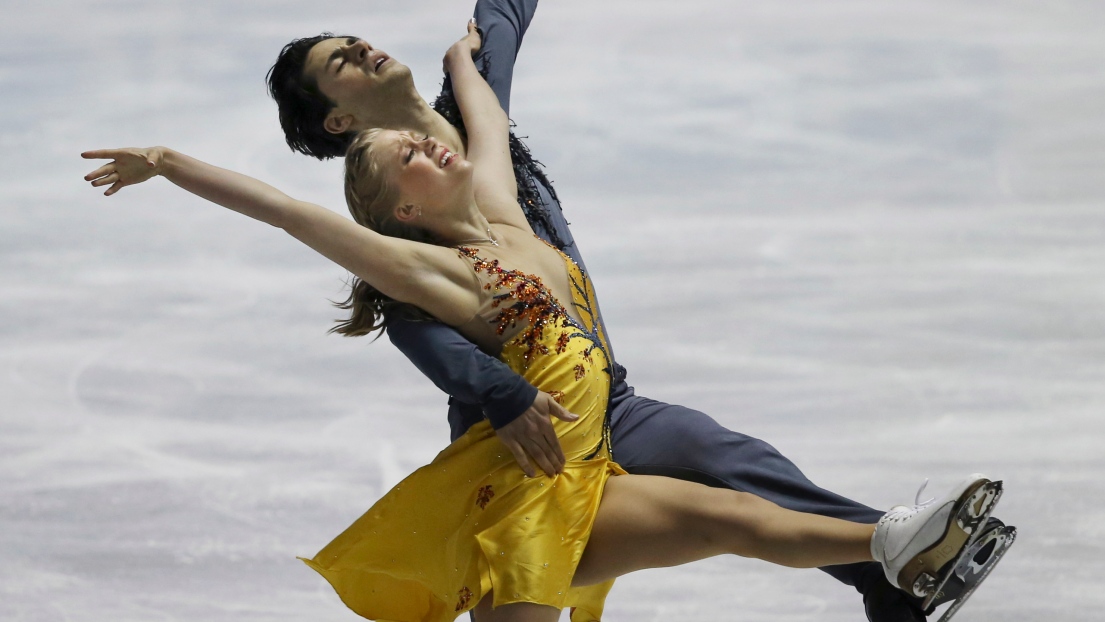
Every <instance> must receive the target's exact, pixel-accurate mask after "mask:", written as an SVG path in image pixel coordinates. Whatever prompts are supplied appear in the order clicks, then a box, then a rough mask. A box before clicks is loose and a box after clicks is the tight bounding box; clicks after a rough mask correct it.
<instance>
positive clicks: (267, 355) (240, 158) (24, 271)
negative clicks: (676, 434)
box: [0, 0, 1105, 622]
mask: <svg viewBox="0 0 1105 622" xmlns="http://www.w3.org/2000/svg"><path fill="white" fill-rule="evenodd" d="M471 5H472V2H471V0H450V1H448V2H446V1H444V0H434V1H425V0H423V1H417V2H416V1H400V0H387V1H377V2H369V1H365V2H348V3H336V2H329V1H319V2H302V1H301V2H289V1H286V0H284V1H274V2H243V1H233V2H227V1H222V2H216V1H213V0H196V1H191V2H170V1H161V0H146V1H142V2H138V1H133V0H130V1H124V0H101V1H95V2H92V1H84V2H77V1H63V0H45V1H41V2H33V3H32V2H27V1H18V0H6V1H5V2H4V4H3V8H4V11H3V15H4V20H3V21H2V24H0V93H2V95H0V205H2V211H0V620H5V621H13V622H16V621H20V622H24V621H25V622H40V621H41V622H46V621H70V620H72V621H82V622H83V621H104V622H130V621H160V620H164V621H177V620H180V621H184V620H195V621H200V620H202V621H204V622H220V621H227V622H230V621H233V622H244V621H250V620H266V621H269V620H272V621H277V620H312V621H319V622H322V621H330V620H332V621H340V620H347V621H349V620H354V619H356V617H355V616H354V614H352V613H351V612H349V611H348V610H346V609H345V608H344V606H343V605H342V604H341V603H340V602H339V601H338V599H337V598H336V597H335V596H334V594H333V593H332V591H331V590H330V588H329V587H328V586H327V585H326V584H325V582H324V581H323V580H322V579H321V578H319V577H318V576H316V575H315V574H314V573H313V572H312V571H310V570H309V569H308V568H307V567H305V566H303V565H302V564H301V563H300V562H298V561H296V559H295V556H296V555H306V556H310V555H313V554H314V553H315V552H316V551H317V550H318V549H319V548H320V547H321V546H322V545H324V544H325V543H326V542H327V541H329V539H330V538H331V537H332V536H333V535H335V534H337V533H338V532H339V531H340V530H341V529H343V528H344V527H345V526H346V525H347V524H348V523H350V522H351V521H352V520H353V519H355V518H356V517H357V516H358V515H359V514H360V513H361V512H362V511H364V510H365V509H366V508H367V507H368V506H369V505H370V504H371V503H372V502H373V501H374V500H375V499H376V498H377V497H378V496H379V495H380V494H381V493H382V492H383V491H385V490H386V489H387V488H388V487H390V486H391V485H392V484H394V483H395V482H396V481H398V479H399V478H401V477H402V476H403V475H405V474H406V473H408V472H409V471H411V470H413V469H414V468H416V467H417V466H419V465H421V464H423V463H425V462H427V461H429V460H430V459H431V458H432V457H433V456H434V454H435V453H436V452H437V451H438V450H440V449H441V448H442V447H444V446H445V444H446V443H447V440H448V439H447V428H446V425H445V396H443V395H442V394H441V393H440V392H439V391H437V390H436V389H435V388H434V387H433V386H432V385H431V384H430V383H429V382H427V381H426V380H425V379H424V378H423V377H421V376H420V375H419V373H418V372H417V371H416V370H415V369H414V368H413V366H411V365H410V364H409V363H408V362H407V361H406V359H404V358H403V357H402V356H401V355H399V354H398V353H397V351H396V350H395V349H394V348H393V347H392V346H391V345H390V344H389V343H388V342H387V340H386V339H383V340H381V341H378V342H376V343H370V342H369V341H368V340H367V339H360V340H350V339H342V338H339V337H335V336H327V335H326V334H325V332H326V329H327V328H328V327H329V326H330V325H331V320H332V319H334V318H336V317H339V315H340V313H339V312H338V311H337V310H335V309H333V308H331V307H330V306H329V304H328V302H327V300H328V299H338V298H341V297H342V296H343V279H344V277H345V274H344V273H343V271H342V270H341V269H339V268H336V267H335V266H333V265H330V264H328V263H327V262H326V261H325V260H323V259H321V258H320V257H318V256H316V255H314V254H313V253H312V252H311V251H309V250H307V249H305V248H301V247H300V246H298V245H297V243H296V242H294V241H293V240H292V239H290V238H289V237H287V236H286V235H284V234H283V233H282V232H280V231H278V230H274V229H271V228H268V227H266V226H264V225H258V224H257V223H254V222H251V221H248V220H247V219H245V218H242V217H240V216H238V215H236V214H232V213H229V212H226V211H225V210H222V209H221V208H218V207H216V206H213V205H210V204H206V203H204V202H202V201H200V200H198V199H196V198H194V197H192V196H190V195H187V194H185V193H183V192H180V191H178V190H176V189H175V188H173V187H172V186H171V185H170V184H168V183H167V182H164V181H163V180H154V181H153V182H151V183H148V184H145V185H144V186H141V187H135V188H128V189H126V190H124V191H123V192H121V193H120V194H119V195H117V196H115V197H113V198H110V199H105V198H104V197H103V196H101V195H100V194H99V192H97V191H95V190H93V189H91V188H89V187H87V184H85V183H84V182H83V181H82V180H81V176H82V175H83V174H84V173H86V172H88V171H90V170H91V169H92V168H94V166H95V165H93V164H91V163H88V162H85V161H83V160H81V159H80V158H79V157H78V154H79V153H80V152H81V151H83V150H86V149H91V148H100V147H114V146H132V145H133V146H147V145H154V144H164V145H169V146H172V147H174V148H176V149H179V150H181V151H184V152H186V153H189V154H192V155H195V156H197V157H200V158H203V159H206V160H208V161H211V162H213V163H215V164H219V165H222V166H227V167H230V168H234V169H237V170H239V171H242V172H245V173H247V174H251V175H254V176H257V177H259V178H261V179H263V180H266V181H269V182H271V183H274V184H276V185H277V186H279V187H280V188H281V189H283V190H285V191H286V192H288V193H289V194H291V195H293V196H297V197H301V198H305V199H310V200H313V201H315V202H318V203H321V204H324V205H327V206H330V207H332V208H333V209H335V210H338V211H344V208H343V201H342V195H341V187H340V167H339V165H338V164H337V163H335V162H328V163H319V162H317V161H314V160H310V159H308V158H304V157H302V156H298V155H294V154H292V153H291V152H290V151H289V150H288V149H287V147H286V146H285V145H284V143H283V139H282V136H281V134H280V130H279V127H278V125H277V123H276V112H275V106H274V104H273V103H272V102H271V101H270V100H269V99H268V98H267V96H266V94H265V90H264V83H263V79H262V78H263V75H264V73H265V71H266V70H267V69H268V67H269V66H270V64H271V63H272V61H273V60H274V58H275V55H276V53H277V51H278V50H279V48H280V46H281V45H282V44H283V43H285V42H286V41H288V40H289V39H291V38H293V37H297V36H307V35H313V34H317V33H318V32H320V31H322V30H332V31H335V32H339V33H351V34H357V35H362V36H364V37H366V38H368V39H369V40H371V41H372V42H373V43H374V44H376V45H378V46H380V47H382V48H383V49H385V50H387V51H388V52H390V53H391V54H393V55H394V56H396V57H397V58H399V59H401V60H403V61H404V62H406V63H407V64H408V65H410V66H411V67H412V69H413V70H414V72H415V75H416V77H417V84H418V87H419V89H420V90H421V91H422V92H423V93H424V94H425V95H426V96H427V97H431V96H432V95H434V94H436V92H437V88H438V85H439V80H440V58H441V55H442V53H443V52H444V50H445V49H446V47H447V46H448V45H449V44H450V43H452V42H453V41H454V40H456V39H457V38H459V37H460V35H461V34H462V33H463V27H464V22H465V20H466V19H467V17H468V15H469V14H470V10H471ZM1103 33H1105V4H1102V3H1101V2H1100V1H1096V0H1095V1H1089V0H1084V1H1063V0H1053V1H1049V2H1027V1H1023V0H1007V1H1005V2H995V1H978V2H952V1H949V0H928V1H920V0H904V1H898V2H890V1H883V2H876V1H874V0H855V1H847V0H845V1H839V2H823V1H815V0H792V1H788V2H751V1H746V0H680V1H678V2H659V1H655V0H614V1H610V2H598V1H597V0H591V1H584V0H571V1H569V0H562V1H559V2H553V1H547V2H546V3H544V4H543V5H542V6H541V7H540V9H539V10H538V13H537V16H536V18H535V20H534V22H533V25H532V28H531V30H530V32H529V34H528V36H527V37H526V41H525V44H524V47H523V49H522V54H521V57H520V59H519V63H518V66H517V77H516V80H515V83H514V84H515V88H514V100H513V110H512V113H513V115H512V116H513V117H514V119H515V121H516V122H517V123H518V131H519V133H520V134H522V135H527V136H529V139H528V142H529V144H530V146H531V147H532V149H533V152H534V154H535V155H536V156H537V157H538V158H539V159H540V160H542V161H543V162H544V163H545V164H546V165H547V170H548V172H549V175H550V177H551V178H552V179H553V180H555V182H556V188H557V191H558V192H559V194H560V196H561V198H562V200H563V204H564V208H565V210H566V211H567V214H568V217H569V219H570V220H571V222H572V224H573V230H574V231H575V233H576V236H577V238H578V240H579V244H580V247H581V249H582V251H583V254H584V256H585V258H586V259H587V262H588V265H589V267H590V269H591V271H592V273H593V277H594V280H595V282H596V284H597V287H598V291H599V293H600V297H601V300H602V303H603V310H604V314H605V316H606V319H607V321H608V324H609V326H610V329H611V335H612V338H613V341H614V346H615V349H616V352H617V355H618V358H619V360H620V361H621V362H622V363H623V364H625V365H626V367H627V368H628V369H629V372H630V376H629V379H630V381H631V384H633V385H635V386H636V387H637V389H638V392H639V393H642V394H644V395H647V396H650V397H654V398H657V399H662V400H666V401H671V402H677V403H682V404H686V405H689V406H692V407H696V408H699V409H701V410H704V411H705V412H707V413H710V414H712V415H713V416H715V417H716V418H717V419H718V420H720V421H721V422H722V423H723V424H725V425H726V426H729V427H731V428H733V429H736V430H739V431H742V432H746V433H749V434H752V435H755V436H758V437H761V438H764V439H766V440H768V441H770V442H772V443H773V444H774V445H775V446H777V447H778V448H779V449H780V450H781V451H782V452H783V453H784V454H785V455H787V456H789V457H790V458H792V459H793V460H794V461H795V462H797V463H798V464H799V465H800V466H801V467H802V468H803V469H804V470H805V472H806V473H807V474H808V475H809V476H810V477H811V478H813V479H814V481H816V482H818V483H820V484H822V485H824V486H826V487H828V488H830V489H832V490H835V491H838V492H841V493H843V494H845V495H847V496H850V497H853V498H855V499H858V500H861V501H864V502H866V503H868V504H870V505H873V506H876V507H888V506H890V505H894V504H897V503H905V502H910V501H911V500H912V499H913V493H914V490H915V489H916V487H917V486H918V485H919V484H920V482H921V480H922V479H923V478H925V477H930V478H932V480H933V484H932V487H933V488H936V489H940V488H944V487H946V486H948V485H950V484H951V483H953V482H954V481H956V480H957V479H958V478H959V477H960V476H962V475H963V474H966V473H969V472H971V471H974V470H982V471H985V472H987V473H989V474H991V475H993V476H995V477H1001V478H1003V479H1004V480H1005V481H1006V484H1007V493H1006V496H1005V499H1004V500H1003V502H1002V504H1001V506H1000V508H999V512H998V514H999V515H1000V516H1001V517H1002V518H1004V519H1005V520H1006V521H1007V522H1009V523H1011V524H1016V525H1017V526H1019V527H1020V530H1021V537H1020V541H1019V542H1018V544H1017V545H1016V547H1015V548H1014V549H1013V550H1012V552H1011V553H1010V554H1009V556H1008V558H1007V559H1006V561H1005V562H1004V563H1003V565H1002V566H1001V567H999V568H998V570H997V571H995V573H994V575H993V576H992V578H991V579H990V581H989V582H988V583H987V585H986V586H985V587H984V588H983V589H982V590H980V591H979V593H978V594H977V595H976V596H975V598H974V600H973V601H972V602H971V603H970V604H969V605H968V606H967V607H966V608H965V609H964V611H963V613H962V614H961V616H962V617H961V619H962V620H964V621H967V620H1002V621H1040V620H1049V621H1051V620H1098V619H1100V618H1101V615H1102V613H1101V611H1102V610H1103V609H1105V591H1103V590H1102V589H1101V588H1100V578H1101V577H1102V576H1103V575H1105V561H1103V558H1105V550H1103V549H1105V483H1103V481H1102V478H1103V475H1105V469H1103V456H1105V450H1103V446H1105V211H1103V210H1105V36H1102V34H1103ZM608 614H609V615H608V616H607V617H608V619H609V620H612V621H634V622H637V621H650V620H679V621H684V620H686V621H711V622H713V621H717V620H742V621H750V622H751V621H760V620H773V621H778V620H786V621H797V620H819V621H824V620H829V621H844V620H849V621H855V620H861V619H862V618H863V614H862V607H861V605H860V600H859V595H858V594H856V593H855V592H854V591H853V590H852V589H851V588H847V587H842V586H841V585H839V584H837V583H836V582H835V581H833V580H832V579H830V578H829V577H827V576H826V575H823V574H822V573H819V572H817V571H797V570H788V569H784V568H775V567H772V566H769V565H767V564H765V563H762V562H757V561H751V560H743V559H735V558H719V559H714V560H710V561H706V562H701V563H697V564H693V565H689V566H686V567H682V568H677V569H671V570H662V571H651V572H643V573H639V574H637V575H634V576H630V577H626V578H624V579H622V580H619V582H618V584H617V586H616V587H615V589H614V592H613V594H612V596H611V598H610V600H609V603H608Z"/></svg>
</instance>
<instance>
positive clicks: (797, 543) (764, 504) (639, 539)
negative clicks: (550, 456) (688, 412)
mask: <svg viewBox="0 0 1105 622" xmlns="http://www.w3.org/2000/svg"><path fill="white" fill-rule="evenodd" d="M874 532H875V525H865V524H862V523H853V522H850V521H845V520H840V519H836V518H829V517H826V516H819V515H817V514H804V513H801V512H794V511H791V510H787V509H784V508H781V507H779V506H778V505H775V504H774V503H771V502H770V501H766V500H764V499H761V498H760V497H757V496H755V495H751V494H748V493H743V492H737V491H735V490H728V489H722V488H710V487H708V486H704V485H702V484H695V483H692V482H685V481H682V480H676V479H670V478H667V477H656V476H649V475H622V476H618V477H611V478H610V480H609V481H608V482H607V484H606V489H605V491H604V492H603V496H602V505H600V506H599V512H598V516H597V517H596V519H595V525H594V528H593V529H592V531H591V539H590V540H589V541H588V543H587V549H586V551H584V553H583V559H582V560H580V564H579V568H578V569H577V570H576V574H575V579H574V580H573V582H572V584H573V585H592V584H595V583H600V582H602V581H606V580H608V579H612V578H614V577H618V576H621V575H623V574H627V573H630V572H633V571H635V570H643V569H645V568H661V567H666V566H676V565H679V564H685V563H687V562H692V561H695V560H699V559H705V558H707V557H713V556H715V555H721V554H724V553H732V554H734V555H740V556H742V557H754V558H758V559H763V560H766V561H769V562H772V563H775V564H780V565H783V566H791V567H795V568H816V567H819V566H828V565H832V564H847V563H853V562H862V561H872V557H871V536H872V534H874Z"/></svg>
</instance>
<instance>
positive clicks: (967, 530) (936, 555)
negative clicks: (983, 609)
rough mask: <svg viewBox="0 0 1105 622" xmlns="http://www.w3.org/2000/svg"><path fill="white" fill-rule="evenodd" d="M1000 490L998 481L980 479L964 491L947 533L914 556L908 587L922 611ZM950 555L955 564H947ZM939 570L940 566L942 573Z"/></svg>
mask: <svg viewBox="0 0 1105 622" xmlns="http://www.w3.org/2000/svg"><path fill="white" fill-rule="evenodd" d="M1002 492H1003V487H1002V482H1001V481H1000V480H999V481H996V482H991V481H985V482H982V483H980V485H979V486H976V487H975V488H974V489H972V490H970V491H968V493H967V494H966V495H965V496H966V498H965V499H963V500H962V501H961V502H960V503H959V504H958V505H957V506H956V508H955V511H954V513H953V516H954V518H953V520H952V522H951V524H950V525H949V526H948V531H949V533H948V534H946V535H945V537H944V538H943V539H942V540H941V541H940V542H939V543H937V544H936V545H935V546H933V548H932V549H930V550H929V551H926V552H925V553H922V554H921V555H920V556H918V560H917V563H916V567H915V572H913V573H911V574H912V575H913V576H912V577H911V578H912V579H913V581H912V582H911V583H910V587H911V588H912V589H913V594H914V595H915V596H919V597H923V598H924V601H923V602H922V604H921V609H922V610H927V609H929V607H931V606H932V602H933V601H934V600H936V597H937V596H938V595H939V594H940V592H941V590H943V589H944V585H945V584H946V583H947V582H948V579H950V578H951V576H952V573H954V572H955V569H956V567H957V566H958V564H959V562H960V561H962V558H963V557H964V556H965V555H966V554H967V552H968V550H969V549H970V548H971V545H973V544H974V543H975V541H976V540H978V538H979V536H980V535H982V530H981V527H983V526H985V524H986V521H987V520H989V519H990V514H991V513H992V512H993V511H994V507H995V506H996V505H997V504H998V500H999V499H1001V495H1002ZM953 558H954V559H955V560H956V563H949V562H950V561H951V560H952V559H953ZM941 569H944V570H943V572H941Z"/></svg>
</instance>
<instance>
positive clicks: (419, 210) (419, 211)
mask: <svg viewBox="0 0 1105 622" xmlns="http://www.w3.org/2000/svg"><path fill="white" fill-rule="evenodd" d="M418 215H419V216H421V215H422V206H421V205H419V206H418Z"/></svg>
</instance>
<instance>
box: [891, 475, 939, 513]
mask: <svg viewBox="0 0 1105 622" xmlns="http://www.w3.org/2000/svg"><path fill="white" fill-rule="evenodd" d="M928 485H929V478H927V477H926V478H925V481H923V482H921V487H920V488H918V489H917V494H915V495H913V505H912V506H908V505H895V506H894V507H892V508H890V511H889V512H887V513H886V518H887V519H888V520H889V521H892V522H895V523H897V522H899V521H901V520H903V519H906V518H908V517H910V516H912V515H913V514H915V513H917V512H918V511H920V510H923V509H925V508H927V507H928V506H930V505H932V504H933V503H935V502H936V497H929V498H928V499H925V500H924V501H921V495H923V494H925V489H926V488H928Z"/></svg>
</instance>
